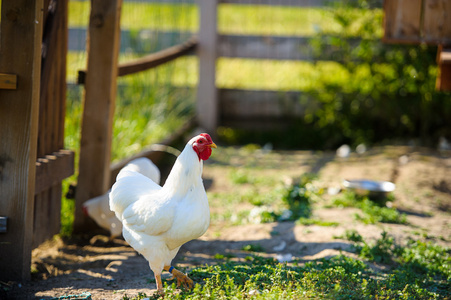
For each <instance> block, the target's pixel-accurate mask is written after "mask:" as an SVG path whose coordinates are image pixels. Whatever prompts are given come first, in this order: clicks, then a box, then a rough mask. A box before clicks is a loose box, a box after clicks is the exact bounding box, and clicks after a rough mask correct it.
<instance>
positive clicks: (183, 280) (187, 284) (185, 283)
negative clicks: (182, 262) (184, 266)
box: [164, 266, 194, 289]
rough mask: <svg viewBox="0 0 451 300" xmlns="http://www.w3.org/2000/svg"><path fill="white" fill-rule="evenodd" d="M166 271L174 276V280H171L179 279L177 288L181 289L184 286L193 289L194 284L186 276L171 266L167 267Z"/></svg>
mask: <svg viewBox="0 0 451 300" xmlns="http://www.w3.org/2000/svg"><path fill="white" fill-rule="evenodd" d="M164 269H165V270H166V271H168V272H169V273H171V274H172V278H170V279H169V280H173V279H175V278H176V279H177V287H180V285H182V284H183V287H184V288H190V289H192V288H193V287H194V282H193V281H192V280H191V279H190V278H189V277H188V276H187V275H186V274H184V273H182V272H180V271H179V270H177V269H174V267H171V266H165V267H164Z"/></svg>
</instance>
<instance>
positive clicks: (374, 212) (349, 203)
mask: <svg viewBox="0 0 451 300" xmlns="http://www.w3.org/2000/svg"><path fill="white" fill-rule="evenodd" d="M332 206H335V207H357V208H360V209H361V210H362V213H363V214H359V213H356V214H355V216H354V217H355V219H356V220H359V221H361V222H363V223H365V224H376V223H379V222H381V223H394V224H407V217H406V214H403V213H400V212H399V211H397V210H396V209H395V208H390V207H387V206H385V202H384V201H382V202H375V201H372V200H370V199H369V198H368V197H367V196H359V195H357V194H356V193H354V192H352V191H345V192H344V193H342V194H341V195H339V196H338V197H335V198H334V199H333V201H332Z"/></svg>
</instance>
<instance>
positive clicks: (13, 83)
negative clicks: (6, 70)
mask: <svg viewBox="0 0 451 300" xmlns="http://www.w3.org/2000/svg"><path fill="white" fill-rule="evenodd" d="M16 87H17V75H14V74H0V89H4V90H15V89H16Z"/></svg>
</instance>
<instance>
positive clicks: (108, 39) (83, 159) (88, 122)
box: [74, 0, 122, 232]
mask: <svg viewBox="0 0 451 300" xmlns="http://www.w3.org/2000/svg"><path fill="white" fill-rule="evenodd" d="M121 5H122V0H95V1H94V0H93V1H91V14H90V20H89V38H88V39H89V42H88V44H89V47H88V72H87V74H86V83H85V97H84V111H83V120H82V129H81V146H80V163H79V176H78V185H77V194H76V203H75V220H74V231H78V232H80V231H85V230H88V229H89V228H90V227H91V226H92V225H93V223H92V221H91V220H90V219H89V218H87V217H85V216H84V214H83V210H82V205H83V203H84V202H85V201H87V200H89V199H91V198H93V197H96V196H98V195H101V194H104V193H105V192H106V191H107V190H108V188H109V184H110V161H111V140H112V131H113V117H114V108H115V101H116V78H117V72H118V54H119V35H120V22H119V20H120V12H121Z"/></svg>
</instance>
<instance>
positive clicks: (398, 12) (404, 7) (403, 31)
mask: <svg viewBox="0 0 451 300" xmlns="http://www.w3.org/2000/svg"><path fill="white" fill-rule="evenodd" d="M421 4H422V0H385V1H384V12H385V16H384V38H383V39H384V41H385V42H393V43H417V42H419V41H420V40H421V8H422V6H421Z"/></svg>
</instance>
